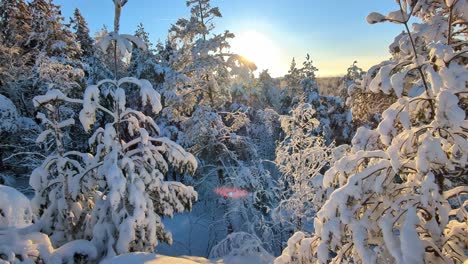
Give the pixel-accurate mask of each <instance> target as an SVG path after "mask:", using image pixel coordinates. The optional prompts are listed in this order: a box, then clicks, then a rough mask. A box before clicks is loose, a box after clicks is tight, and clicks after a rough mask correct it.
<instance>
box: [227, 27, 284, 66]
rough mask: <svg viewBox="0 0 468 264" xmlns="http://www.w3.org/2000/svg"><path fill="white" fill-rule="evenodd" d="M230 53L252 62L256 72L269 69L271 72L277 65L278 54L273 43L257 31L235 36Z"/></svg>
mask: <svg viewBox="0 0 468 264" xmlns="http://www.w3.org/2000/svg"><path fill="white" fill-rule="evenodd" d="M231 51H232V52H234V53H237V54H239V55H242V56H243V57H245V58H246V59H248V60H250V61H252V62H254V63H255V65H257V69H258V71H262V70H265V69H269V70H270V72H271V70H272V69H275V68H276V66H277V65H279V56H278V55H279V52H278V49H277V48H276V46H275V43H274V42H273V41H272V40H271V39H269V38H268V37H267V36H266V35H264V34H262V33H259V32H257V31H246V32H242V33H240V34H236V37H235V38H234V39H233V41H232V42H231Z"/></svg>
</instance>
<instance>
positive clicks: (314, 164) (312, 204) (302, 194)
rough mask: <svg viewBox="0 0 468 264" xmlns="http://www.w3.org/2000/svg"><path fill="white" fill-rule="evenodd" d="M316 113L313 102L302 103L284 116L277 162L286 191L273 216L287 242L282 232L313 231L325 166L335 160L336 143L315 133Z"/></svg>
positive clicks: (321, 200) (282, 184)
mask: <svg viewBox="0 0 468 264" xmlns="http://www.w3.org/2000/svg"><path fill="white" fill-rule="evenodd" d="M314 114H315V110H314V109H313V108H312V106H311V105H310V104H306V103H302V104H299V105H298V106H297V107H296V108H295V109H294V110H293V111H292V113H291V116H282V117H281V126H282V128H283V131H284V133H285V137H284V140H283V141H282V142H280V143H279V144H278V146H277V150H276V163H277V165H278V168H279V170H280V171H281V173H282V177H281V179H280V182H281V186H282V187H283V188H282V192H283V193H282V195H281V197H280V202H279V204H278V206H277V208H275V210H274V212H273V219H274V220H275V222H276V223H278V224H279V225H280V226H281V231H280V232H281V236H280V238H279V239H281V240H282V241H281V242H285V239H284V236H283V233H285V234H286V235H290V234H292V233H293V232H295V231H299V230H300V231H307V232H311V231H312V230H311V228H310V226H309V227H307V224H308V222H310V221H311V220H312V219H313V217H314V215H315V213H316V212H317V211H318V210H319V209H320V207H321V206H322V204H323V197H324V196H325V193H324V190H323V189H322V188H321V184H320V183H321V181H322V180H323V175H322V173H323V171H324V169H325V168H326V166H327V165H329V163H330V162H332V161H333V156H332V154H333V153H332V150H333V146H331V147H328V146H327V145H326V144H325V140H324V139H323V137H321V136H316V135H315V128H316V127H317V126H318V125H319V121H318V120H317V119H315V118H314Z"/></svg>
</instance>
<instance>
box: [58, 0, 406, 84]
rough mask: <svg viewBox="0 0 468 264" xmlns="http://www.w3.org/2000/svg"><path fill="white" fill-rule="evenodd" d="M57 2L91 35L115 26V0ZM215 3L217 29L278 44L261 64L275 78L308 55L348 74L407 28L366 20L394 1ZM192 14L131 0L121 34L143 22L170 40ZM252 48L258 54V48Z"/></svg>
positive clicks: (158, 0) (176, 2) (169, 1)
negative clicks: (176, 25)
mask: <svg viewBox="0 0 468 264" xmlns="http://www.w3.org/2000/svg"><path fill="white" fill-rule="evenodd" d="M54 2H55V3H56V4H58V5H61V6H62V11H63V15H64V16H65V17H66V18H68V17H70V16H71V15H72V13H73V10H74V9H75V8H79V9H80V11H81V12H82V14H83V15H84V17H85V18H86V20H87V21H88V24H89V26H90V29H91V32H92V33H94V32H96V31H98V30H100V29H101V28H102V26H103V25H104V24H105V25H107V27H108V28H109V29H111V30H112V28H113V26H112V25H113V17H114V9H113V3H112V0H55V1H54ZM212 5H213V6H219V8H220V11H221V13H222V14H223V18H221V19H218V20H216V22H215V23H216V26H217V30H218V31H223V30H225V29H227V30H229V31H231V32H233V33H235V34H236V35H238V36H248V34H247V35H245V34H244V33H245V32H251V31H255V32H258V33H259V34H261V36H262V37H263V39H265V38H266V39H268V40H269V44H270V45H272V46H274V49H271V52H270V53H272V54H271V57H270V56H269V57H270V60H268V63H266V61H264V63H263V64H262V62H257V64H260V65H259V66H260V68H265V67H268V68H270V69H269V70H270V72H271V73H272V74H273V75H274V76H279V75H282V74H285V73H286V72H287V70H288V68H289V64H290V61H291V59H292V58H293V57H296V60H297V61H298V62H302V59H303V58H304V57H305V54H306V53H309V54H310V55H311V58H312V59H313V61H314V64H315V65H316V66H317V67H318V68H319V73H318V74H319V76H331V75H339V74H343V73H344V72H345V71H346V68H347V66H348V65H350V64H351V63H352V62H353V61H354V60H357V61H358V62H359V65H360V66H361V67H363V68H364V69H367V68H368V67H370V66H372V65H374V64H375V63H378V62H380V61H381V60H383V59H385V58H388V57H389V56H390V55H389V53H388V45H389V44H390V42H391V41H392V40H393V39H394V37H395V36H396V35H397V34H398V33H399V32H401V31H402V28H401V27H400V26H398V25H394V24H377V25H369V24H367V23H366V20H365V18H366V16H367V14H368V13H370V12H373V11H378V12H382V13H387V12H389V11H392V10H394V9H396V6H395V2H394V1H393V0H322V1H319V0H213V1H212ZM188 16H189V10H188V8H187V7H186V5H185V0H129V1H128V3H127V5H126V6H125V7H124V9H123V12H122V18H121V29H120V32H125V33H133V32H134V31H135V29H136V27H137V25H138V24H139V23H140V22H142V23H143V24H144V26H145V28H146V30H147V31H148V32H149V34H150V37H151V39H152V41H153V42H156V41H157V40H158V39H161V40H164V39H165V38H166V35H167V31H168V29H169V27H170V25H171V24H172V23H175V21H176V20H177V19H178V18H180V17H188ZM241 41H243V42H245V41H246V40H241ZM254 45H255V43H253V44H252V46H254ZM257 49H261V47H257ZM252 50H253V51H254V53H255V51H256V49H255V47H254V48H252ZM259 60H262V59H259ZM265 63H266V64H265ZM270 65H271V66H270Z"/></svg>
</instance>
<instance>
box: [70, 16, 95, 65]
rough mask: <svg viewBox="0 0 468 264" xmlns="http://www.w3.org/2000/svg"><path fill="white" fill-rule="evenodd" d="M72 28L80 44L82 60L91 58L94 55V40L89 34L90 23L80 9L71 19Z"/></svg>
mask: <svg viewBox="0 0 468 264" xmlns="http://www.w3.org/2000/svg"><path fill="white" fill-rule="evenodd" d="M70 26H71V28H72V29H73V30H74V31H75V36H76V37H75V38H76V41H78V43H80V48H81V52H80V55H81V58H89V57H92V56H93V55H94V52H95V47H94V40H93V39H92V38H91V36H90V34H89V28H88V23H87V22H86V20H85V18H84V17H83V15H81V12H80V10H79V9H78V8H76V9H75V11H74V12H73V17H71V18H70Z"/></svg>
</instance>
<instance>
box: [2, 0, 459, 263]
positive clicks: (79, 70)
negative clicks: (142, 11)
mask: <svg viewBox="0 0 468 264" xmlns="http://www.w3.org/2000/svg"><path fill="white" fill-rule="evenodd" d="M103 1H104V0H103ZM105 1H112V3H113V5H114V7H115V9H112V10H103V11H102V12H110V13H112V14H114V15H115V19H114V21H113V28H112V29H107V28H105V27H104V28H103V29H102V30H101V31H99V32H97V33H96V34H94V35H93V36H91V32H90V29H89V26H88V22H87V21H86V20H85V18H84V16H83V14H82V13H81V12H80V10H79V9H76V10H75V12H74V14H73V16H72V17H71V18H65V17H64V16H63V15H62V12H61V7H60V6H59V5H57V4H55V3H54V2H53V0H30V1H26V0H0V135H1V137H0V264H1V263H5V264H6V263H46V264H47V263H53V264H56V263H57V264H60V263H153V264H154V263H159V264H164V263H166V264H169V263H171V264H172V263H180V264H185V263H186V264H190V263H227V264H229V263H231V264H235V263H243V264H250V263H253V264H266V263H275V264H308V263H364V264H365V263H399V264H400V263H401V264H413V263H415V264H416V263H467V261H468V212H467V211H468V185H467V184H468V121H467V111H468V65H467V62H468V39H467V38H468V3H467V1H466V0H394V1H391V2H394V3H393V4H394V10H395V11H393V12H390V13H388V14H381V13H377V12H374V13H370V14H369V15H368V16H367V18H365V17H363V18H362V19H367V22H368V23H369V24H376V23H390V24H393V26H394V27H399V28H400V29H401V33H400V34H399V35H397V36H394V41H393V42H392V43H388V47H382V50H385V49H389V51H390V55H389V57H388V59H387V60H384V61H382V62H380V63H378V64H376V65H374V66H372V67H370V68H369V69H362V68H361V67H360V66H359V63H358V62H356V61H355V62H353V61H350V62H349V65H350V66H349V68H348V70H347V73H346V75H344V76H342V77H340V78H338V79H337V81H336V82H330V83H331V85H332V87H325V86H326V85H325V82H323V81H322V82H321V81H320V80H319V78H318V77H317V71H318V68H317V67H316V66H315V65H314V61H313V59H314V58H313V57H312V56H310V55H309V54H304V56H303V58H294V59H293V58H291V60H292V61H291V64H290V68H289V71H288V73H287V74H286V75H284V76H281V77H272V76H271V74H270V73H269V71H268V70H263V69H260V70H258V69H257V66H256V65H255V62H254V61H249V60H248V59H247V58H245V57H243V56H242V54H236V53H234V52H232V51H231V49H230V43H231V42H232V40H233V39H235V37H236V36H235V35H234V34H233V33H232V32H230V31H228V30H226V31H219V30H218V28H217V24H216V23H217V22H218V21H220V20H222V19H223V17H222V12H223V10H221V9H220V8H218V7H216V6H214V4H213V2H214V1H211V0H187V1H186V8H187V9H188V10H190V16H188V17H183V18H179V19H177V20H176V21H175V22H174V23H173V24H172V26H171V28H169V30H168V32H167V38H166V39H164V40H163V41H159V42H157V43H152V42H151V41H150V37H149V34H148V32H147V31H146V29H145V27H146V26H147V27H150V26H151V25H143V24H140V25H139V26H138V29H137V30H136V32H133V33H131V32H121V30H120V26H121V22H120V20H121V16H122V15H124V13H123V12H122V10H124V9H125V5H126V4H127V2H128V0H105ZM131 1H137V0H130V2H131ZM376 11H379V10H376ZM369 26H372V25H369ZM219 32H221V33H219ZM330 90H332V91H333V92H330Z"/></svg>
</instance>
